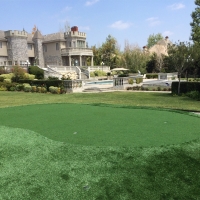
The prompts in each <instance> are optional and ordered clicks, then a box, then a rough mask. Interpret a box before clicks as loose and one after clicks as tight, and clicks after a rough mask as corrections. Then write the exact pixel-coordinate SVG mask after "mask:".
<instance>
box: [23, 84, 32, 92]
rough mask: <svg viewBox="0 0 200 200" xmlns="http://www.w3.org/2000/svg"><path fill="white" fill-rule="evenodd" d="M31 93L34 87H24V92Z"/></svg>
mask: <svg viewBox="0 0 200 200" xmlns="http://www.w3.org/2000/svg"><path fill="white" fill-rule="evenodd" d="M31 91H32V87H31V86H30V85H25V86H24V92H31Z"/></svg>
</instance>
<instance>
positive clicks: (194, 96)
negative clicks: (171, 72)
mask: <svg viewBox="0 0 200 200" xmlns="http://www.w3.org/2000/svg"><path fill="white" fill-rule="evenodd" d="M186 96H188V97H190V98H192V99H195V100H197V101H200V92H199V91H191V92H188V93H186Z"/></svg>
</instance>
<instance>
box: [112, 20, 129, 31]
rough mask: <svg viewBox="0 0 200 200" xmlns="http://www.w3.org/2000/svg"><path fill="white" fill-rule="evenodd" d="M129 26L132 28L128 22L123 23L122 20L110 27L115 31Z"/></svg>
mask: <svg viewBox="0 0 200 200" xmlns="http://www.w3.org/2000/svg"><path fill="white" fill-rule="evenodd" d="M130 26H132V23H129V22H123V21H122V20H119V21H116V22H114V23H113V24H111V25H110V27H111V28H115V29H121V30H122V29H127V28H129V27H130Z"/></svg>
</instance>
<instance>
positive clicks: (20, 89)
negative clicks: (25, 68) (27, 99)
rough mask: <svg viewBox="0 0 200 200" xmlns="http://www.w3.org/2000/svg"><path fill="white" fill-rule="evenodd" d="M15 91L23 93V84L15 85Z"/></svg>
mask: <svg viewBox="0 0 200 200" xmlns="http://www.w3.org/2000/svg"><path fill="white" fill-rule="evenodd" d="M16 90H17V91H23V90H24V85H23V84H18V85H16Z"/></svg>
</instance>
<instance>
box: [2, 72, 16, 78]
mask: <svg viewBox="0 0 200 200" xmlns="http://www.w3.org/2000/svg"><path fill="white" fill-rule="evenodd" d="M13 76H14V74H13V73H9V74H1V75H0V77H3V78H4V79H11V78H12V77H13Z"/></svg>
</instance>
